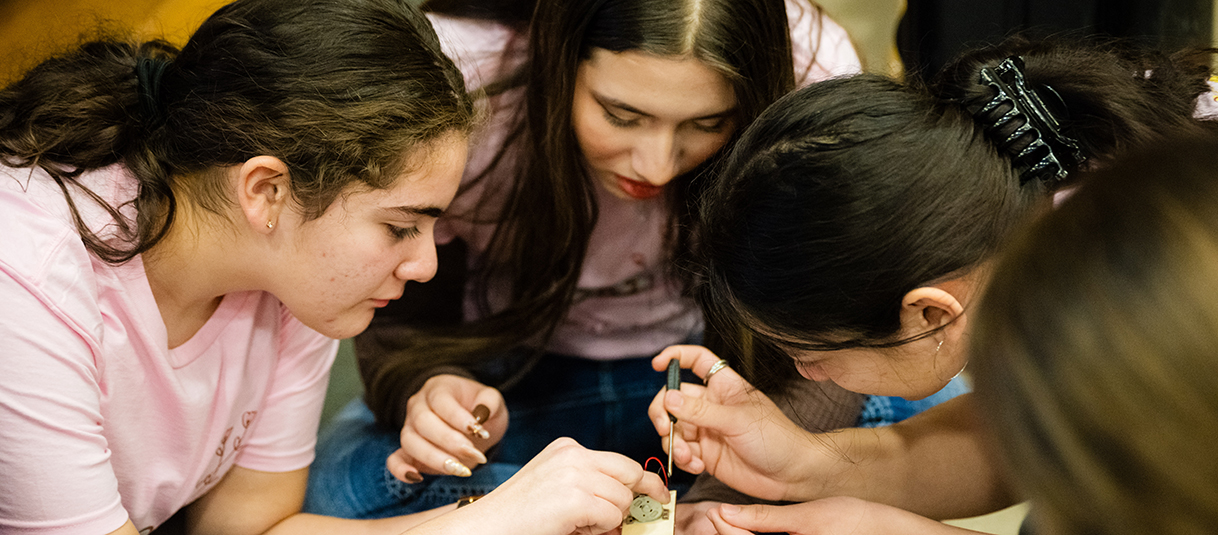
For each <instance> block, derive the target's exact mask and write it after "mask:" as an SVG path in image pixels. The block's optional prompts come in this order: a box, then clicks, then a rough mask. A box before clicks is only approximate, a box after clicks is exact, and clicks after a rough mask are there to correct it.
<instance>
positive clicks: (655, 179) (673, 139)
mask: <svg viewBox="0 0 1218 535" xmlns="http://www.w3.org/2000/svg"><path fill="white" fill-rule="evenodd" d="M680 152H681V151H680V149H679V147H678V146H677V135H676V132H675V131H674V130H671V129H668V128H662V129H659V130H657V131H656V132H654V133H653V134H652V135H650V136H642V137H641V138H640V139H639V143H638V144H637V145H635V148H634V154H633V157H632V160H633V161H632V162H631V164H632V165H633V167H634V172H635V173H636V174H637V175H638V177H639V178H640V179H642V180H644V181H646V182H647V183H649V184H651V185H653V186H663V185H665V184H667V183H669V182H670V181H672V179H674V178H676V176H677V175H678V174H679V173H680V172H681V166H680V159H681V158H680Z"/></svg>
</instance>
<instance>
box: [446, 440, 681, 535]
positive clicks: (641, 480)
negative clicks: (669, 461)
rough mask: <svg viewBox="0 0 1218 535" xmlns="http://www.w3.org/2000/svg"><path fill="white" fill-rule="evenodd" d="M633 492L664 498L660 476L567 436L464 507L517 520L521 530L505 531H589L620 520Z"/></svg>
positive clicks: (609, 528)
mask: <svg viewBox="0 0 1218 535" xmlns="http://www.w3.org/2000/svg"><path fill="white" fill-rule="evenodd" d="M636 494H647V495H648V496H651V497H652V498H654V499H656V500H657V501H659V502H660V503H667V502H668V500H669V495H668V489H667V488H665V487H664V483H663V481H661V480H660V476H658V475H656V474H655V473H652V472H648V471H646V470H643V467H642V466H640V465H639V463H637V462H634V461H632V460H630V459H628V458H626V457H625V456H622V455H619V454H617V453H610V452H603V451H593V450H589V449H587V448H584V447H583V446H580V445H579V444H578V443H577V442H575V441H574V440H572V439H570V438H560V439H558V440H555V441H554V442H551V443H550V445H549V446H546V449H544V450H542V452H541V453H539V454H537V456H536V457H534V458H533V459H532V460H531V461H529V463H528V464H526V465H524V467H523V468H521V469H520V471H519V472H517V473H516V475H514V476H512V478H511V479H508V480H507V481H506V482H504V483H503V484H502V485H500V486H499V487H498V488H496V489H495V490H494V491H491V493H490V494H487V495H486V496H485V497H483V498H482V499H480V500H478V501H476V502H474V503H471V504H470V505H469V506H467V507H466V508H463V509H461V511H464V510H465V509H473V508H475V507H476V508H478V512H479V514H480V515H481V516H482V517H483V518H487V519H499V520H494V521H495V522H496V523H498V524H500V525H501V527H502V524H503V520H502V519H516V521H518V522H521V525H520V526H519V528H520V529H515V530H514V529H506V530H504V532H505V533H521V534H537V535H571V534H577V535H592V534H601V533H606V532H613V531H615V530H617V528H618V527H619V526H620V525H621V523H622V519H623V518H625V516H626V510H627V509H629V508H630V502H631V501H633V500H634V497H635V495H636Z"/></svg>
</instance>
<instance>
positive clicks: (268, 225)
mask: <svg viewBox="0 0 1218 535" xmlns="http://www.w3.org/2000/svg"><path fill="white" fill-rule="evenodd" d="M266 228H268V229H271V230H275V223H274V222H273V221H267V222H266Z"/></svg>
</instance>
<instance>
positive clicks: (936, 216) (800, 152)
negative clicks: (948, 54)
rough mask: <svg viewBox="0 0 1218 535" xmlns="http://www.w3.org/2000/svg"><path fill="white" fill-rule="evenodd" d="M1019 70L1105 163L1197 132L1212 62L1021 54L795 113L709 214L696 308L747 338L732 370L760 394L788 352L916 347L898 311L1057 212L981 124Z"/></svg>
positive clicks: (754, 133) (980, 59)
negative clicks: (988, 74) (1010, 73)
mask: <svg viewBox="0 0 1218 535" xmlns="http://www.w3.org/2000/svg"><path fill="white" fill-rule="evenodd" d="M1010 56H1021V57H1022V58H1023V61H1024V63H1025V65H1026V67H1025V69H1024V73H1025V75H1026V78H1027V79H1028V81H1029V82H1030V83H1031V84H1032V85H1033V87H1042V88H1043V87H1044V86H1045V85H1051V86H1052V88H1053V89H1054V90H1055V91H1056V92H1057V93H1058V94H1059V95H1060V96H1061V98H1062V100H1063V101H1064V102H1065V107H1066V109H1067V110H1068V111H1069V113H1068V115H1067V116H1065V117H1063V120H1064V122H1065V126H1064V130H1065V132H1066V133H1067V134H1068V135H1070V136H1072V137H1074V138H1076V139H1077V140H1078V141H1079V144H1080V145H1081V146H1082V148H1083V151H1084V154H1085V155H1086V156H1087V157H1088V158H1089V159H1090V160H1089V162H1093V163H1094V164H1096V165H1102V164H1103V163H1104V162H1107V161H1109V159H1110V158H1111V157H1113V156H1114V155H1116V154H1118V153H1120V152H1121V151H1123V150H1125V149H1126V148H1128V147H1131V146H1136V145H1138V144H1140V143H1145V142H1147V141H1149V140H1151V139H1154V138H1156V137H1158V136H1160V135H1162V134H1164V133H1169V132H1173V131H1178V130H1180V129H1188V128H1193V129H1196V128H1200V127H1199V126H1198V122H1197V121H1194V120H1193V119H1192V116H1191V115H1192V109H1193V105H1194V102H1195V99H1196V96H1197V95H1198V94H1199V93H1201V92H1202V91H1203V90H1204V89H1205V87H1206V86H1205V83H1204V76H1205V72H1206V71H1205V68H1204V66H1203V64H1199V63H1198V62H1195V61H1190V60H1187V59H1185V58H1183V57H1178V58H1170V57H1167V56H1164V55H1160V54H1156V53H1154V52H1150V51H1139V50H1137V49H1134V48H1131V47H1125V46H1118V45H1117V44H1115V43H1102V44H1097V43H1084V42H1077V41H1040V42H1030V41H1026V40H1022V39H1014V40H1011V41H1008V42H1006V43H1003V44H1001V45H998V46H995V47H991V48H986V49H980V50H976V51H973V52H971V53H968V54H966V55H965V56H964V57H962V58H960V59H959V60H957V62H956V63H954V64H953V65H952V66H950V67H948V68H947V69H946V70H945V71H944V74H943V75H942V76H941V77H940V79H939V80H938V81H937V83H936V84H935V85H933V86H932V87H931V88H930V89H929V90H927V89H924V88H922V87H919V86H916V85H904V84H900V83H897V82H893V81H889V80H885V79H881V78H877V77H873V76H859V77H855V78H851V79H844V80H831V81H828V82H822V83H819V84H815V85H814V86H811V87H808V88H804V89H802V90H800V91H797V92H796V93H795V94H793V95H790V96H788V97H786V98H784V99H783V100H782V101H780V102H778V103H777V104H775V105H774V106H773V107H772V108H770V109H769V110H767V112H766V113H765V114H763V115H762V116H761V117H760V118H759V119H758V120H757V121H756V122H755V123H754V124H753V125H752V126H751V127H750V128H749V129H748V131H747V132H745V134H744V135H743V136H742V138H741V140H740V142H739V143H738V144H737V146H736V150H735V151H734V152H733V153H732V155H731V157H730V158H729V159H728V160H727V162H726V164H725V169H724V172H723V173H722V174H721V176H720V177H718V178H717V180H716V181H715V182H714V185H713V186H711V187H710V188H708V194H707V197H706V201H705V202H704V203H703V206H702V220H703V225H704V232H703V233H702V234H701V235H700V237H701V238H702V240H703V241H702V246H703V250H702V251H701V255H700V256H701V257H702V259H703V262H704V264H705V265H704V268H705V271H704V273H705V282H704V284H701V285H700V286H699V288H698V291H697V295H698V297H699V301H700V303H701V304H702V306H703V307H704V308H705V309H706V311H707V316H708V322H709V323H710V324H712V325H715V326H717V327H716V330H718V331H720V332H732V329H733V328H735V329H736V330H737V332H742V333H743V334H741V336H740V337H738V339H736V340H728V342H729V345H730V346H731V347H733V348H734V349H733V350H732V351H730V352H729V353H728V354H727V355H725V358H728V359H729V360H732V359H736V360H737V362H736V363H735V364H736V365H737V367H738V368H740V369H741V370H742V371H743V372H745V373H746V374H747V375H749V378H750V379H751V380H752V381H753V382H754V384H756V385H757V386H759V387H764V388H770V387H775V386H780V385H781V383H783V382H786V381H788V380H796V379H797V378H798V374H796V373H795V368H794V365H793V362H792V360H791V358H790V357H789V356H788V355H787V354H786V349H789V348H801V349H810V350H833V349H843V348H852V347H892V346H895V345H900V344H903V343H906V342H908V341H909V340H908V339H899V337H898V333H899V327H900V321H899V310H900V304H901V300H902V298H903V296H904V295H905V294H906V293H908V292H909V291H911V290H913V289H915V288H917V287H919V286H923V285H926V284H929V283H933V282H934V281H939V280H944V279H947V278H950V277H953V276H958V275H960V274H963V273H966V272H968V271H969V270H971V269H972V268H974V267H975V266H977V265H978V264H979V263H981V262H983V261H985V260H987V259H989V258H990V257H991V256H992V255H993V253H994V252H996V251H997V250H998V249H999V248H1000V247H1001V246H1002V244H1003V243H1005V241H1006V240H1007V237H1008V236H1009V234H1010V232H1011V231H1012V230H1013V229H1015V228H1017V227H1018V225H1019V224H1020V223H1021V222H1022V221H1023V220H1025V219H1026V218H1027V217H1028V216H1029V215H1030V214H1032V213H1034V212H1035V211H1036V209H1037V207H1038V206H1044V204H1045V202H1046V201H1047V200H1048V198H1049V195H1048V194H1050V193H1052V192H1053V189H1054V188H1055V187H1057V186H1059V185H1060V184H1051V185H1047V184H1043V183H1041V182H1039V181H1037V180H1032V181H1030V182H1028V183H1027V184H1026V185H1023V186H1021V184H1020V180H1019V177H1018V176H1017V173H1016V171H1015V169H1014V168H1013V166H1012V163H1011V161H1010V160H1009V159H1008V158H1007V157H1006V156H1004V155H1000V154H999V153H998V151H997V150H996V149H995V145H994V143H992V142H991V141H990V140H989V139H988V138H987V137H986V133H985V131H984V128H983V127H982V126H980V125H979V124H978V123H977V122H976V121H974V119H973V117H972V116H971V114H970V112H969V110H970V109H975V108H977V107H979V105H980V104H981V103H983V102H985V101H987V100H989V99H990V98H991V96H992V94H991V93H990V92H989V90H988V89H987V88H986V87H985V86H983V85H982V84H980V83H979V79H978V73H979V71H980V68H981V67H982V66H987V65H988V66H994V65H996V64H997V63H998V62H999V61H1001V60H1003V59H1005V58H1007V57H1010ZM1067 170H1068V171H1070V172H1072V173H1073V172H1075V171H1077V168H1076V167H1074V166H1068V167H1067ZM1066 183H1068V180H1067V182H1066ZM741 326H743V327H744V330H743V331H741V329H740V327H741ZM929 334H930V333H924V334H923V335H922V336H925V335H929ZM745 357H749V358H745Z"/></svg>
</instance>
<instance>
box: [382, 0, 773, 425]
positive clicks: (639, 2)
mask: <svg viewBox="0 0 1218 535" xmlns="http://www.w3.org/2000/svg"><path fill="white" fill-rule="evenodd" d="M471 4H476V2H439V3H432V4H428V5H429V6H434V7H435V8H437V9H449V10H452V12H453V13H455V14H464V15H467V16H468V15H470V14H471V13H494V12H495V11H493V10H492V11H490V12H483V11H479V10H478V9H477V8H476V7H473V6H471ZM529 4H530V2H527V1H526V2H513V3H511V5H512V6H516V7H517V8H520V7H523V6H527V5H529ZM538 4H539V5H537V9H536V10H535V12H534V13H533V16H532V18H531V23H530V25H529V52H528V60H527V62H526V64H525V65H524V66H523V67H522V68H521V70H520V71H518V72H517V73H515V74H514V75H510V76H508V77H507V78H505V79H504V80H498V81H495V82H493V83H491V84H490V85H489V86H488V87H487V88H485V89H486V90H487V92H488V93H490V94H496V93H499V92H502V91H505V90H508V89H511V88H514V87H521V86H523V87H524V91H525V98H524V101H523V104H522V110H521V113H520V114H519V115H518V117H519V122H518V123H516V124H515V125H514V127H513V128H512V129H511V130H510V132H509V134H508V135H507V142H506V143H505V145H504V147H503V148H502V149H501V150H500V152H499V154H498V155H497V156H496V158H495V159H494V161H493V163H491V165H490V166H489V167H488V168H487V170H486V171H485V172H483V173H482V175H481V176H479V177H476V178H475V179H474V181H475V182H476V181H478V180H482V179H485V178H486V177H487V176H488V175H489V174H492V173H505V172H506V173H508V174H510V175H511V176H512V177H513V181H512V183H511V185H510V187H511V189H510V195H509V196H508V201H507V203H506V205H505V206H504V207H503V208H502V211H499V212H497V213H496V214H493V215H492V216H491V217H490V219H493V220H494V221H495V222H496V223H497V226H496V229H495V233H494V235H493V237H492V239H491V240H490V246H489V249H488V251H486V253H485V255H484V257H483V262H482V263H481V264H479V265H476V266H475V270H474V271H473V272H472V273H471V285H472V291H473V292H474V295H475V296H477V298H478V299H479V300H480V302H479V304H480V307H481V309H482V310H481V312H482V314H483V318H482V319H480V320H477V321H472V322H467V323H464V324H462V325H459V326H454V327H447V328H431V329H424V330H423V332H420V333H418V334H417V335H413V336H409V337H404V338H403V340H401V342H403V343H404V344H406V347H401V348H398V349H400V352H399V356H400V357H401V358H398V359H395V360H396V362H395V363H394V364H393V365H392V366H388V367H385V368H383V369H380V370H378V371H377V372H376V373H375V374H374V376H373V377H372V378H371V382H370V384H369V388H368V395H367V400H368V403H369V406H370V407H372V409H373V410H374V411H375V412H377V413H378V414H385V413H386V412H385V411H392V410H396V403H397V400H396V397H397V395H396V392H397V390H399V389H400V386H399V385H403V384H406V383H409V379H411V378H412V377H414V376H415V375H417V374H418V373H419V372H420V371H421V370H423V369H425V368H428V367H432V366H435V365H439V364H453V363H456V364H466V365H468V364H472V363H476V362H479V361H482V360H484V359H485V358H486V357H488V356H491V355H495V354H498V353H502V352H504V351H505V350H507V349H509V348H512V347H516V346H519V345H521V344H527V345H529V346H532V347H535V348H540V347H542V346H544V341H545V340H546V339H547V338H548V336H549V334H550V333H551V332H552V331H553V329H554V328H555V327H556V326H557V325H558V323H559V322H560V321H561V320H562V318H563V316H564V315H565V314H566V312H567V309H568V308H569V307H570V304H571V302H572V298H573V295H574V293H575V287H576V283H577V281H578V279H579V274H580V270H581V268H582V265H583V261H584V255H585V251H586V249H587V244H588V239H589V237H590V235H591V233H592V229H593V227H594V226H595V223H596V217H597V212H596V205H595V198H594V190H593V188H594V187H595V186H594V184H593V183H592V181H591V180H590V179H589V177H588V176H587V173H586V171H585V169H584V165H583V156H582V154H581V151H580V149H579V145H578V142H577V140H576V138H575V134H574V131H573V130H572V127H571V109H572V102H573V99H574V83H575V73H576V70H577V68H578V66H579V64H580V62H582V61H583V60H585V59H587V58H588V57H589V55H590V53H591V50H592V49H594V48H600V49H606V50H610V51H614V52H621V51H626V50H640V51H644V52H647V53H650V54H655V55H658V56H663V57H686V56H688V57H692V58H695V59H698V60H701V61H703V62H704V63H706V64H707V65H708V66H710V67H711V68H713V69H715V70H717V71H718V72H720V73H721V74H723V76H724V77H726V78H727V79H728V80H729V81H730V83H731V84H732V86H733V88H734V89H735V93H736V99H737V102H738V106H739V115H740V116H739V118H738V120H739V122H738V123H737V124H747V123H748V122H749V121H751V120H752V119H753V118H754V117H756V116H757V114H759V113H761V111H762V110H763V109H764V108H765V107H766V106H767V105H769V104H770V103H771V102H773V101H774V100H776V99H777V98H779V97H780V96H781V95H783V94H785V93H786V92H788V91H790V90H791V89H792V88H793V87H794V73H793V69H792V60H791V43H790V35H789V31H790V30H789V28H788V26H787V18H786V10H785V5H784V2H783V0H744V1H742V0H703V1H701V2H696V4H697V10H695V9H694V7H695V2H692V1H688V0H684V1H677V0H673V1H663V2H656V1H653V0H546V1H542V2H539V3H538ZM471 9H473V10H474V11H470V10H471ZM475 16H479V17H482V16H483V15H475ZM485 16H489V17H494V16H495V15H485ZM498 18H500V19H501V20H503V19H506V20H504V22H506V23H508V24H511V23H512V22H513V21H518V20H519V18H520V17H519V16H515V17H513V16H509V15H499V16H498ZM517 151H518V153H517ZM508 153H512V154H513V158H512V159H511V160H512V161H511V162H507V161H505V158H504V156H505V154H508ZM715 159H716V158H715V157H712V158H711V159H710V160H709V161H708V162H706V163H704V164H703V165H702V166H699V167H698V168H697V169H695V170H693V171H691V172H689V173H686V174H685V175H684V176H682V177H679V178H678V179H677V180H675V181H674V183H673V185H672V186H671V187H670V188H671V190H672V191H673V192H674V193H675V194H674V195H671V196H670V197H671V202H672V205H671V208H672V213H673V220H672V222H671V223H672V224H671V225H670V226H671V235H670V239H669V242H670V243H669V244H670V249H671V250H672V251H673V255H674V257H675V256H680V255H682V251H684V250H686V249H688V244H689V240H688V236H689V235H688V229H689V228H691V226H692V225H691V223H692V219H693V216H692V211H691V209H690V206H689V203H690V200H691V199H692V198H693V193H692V192H693V191H694V190H695V189H696V188H697V187H698V184H699V182H698V181H697V180H696V178H697V177H699V176H700V175H702V174H703V172H704V171H705V170H706V169H707V168H708V167H710V166H711V165H712V164H713V161H714V160H715ZM501 165H510V166H512V168H511V169H507V170H504V169H502V168H500V167H499V166H501ZM467 187H468V185H467ZM457 215H460V214H457ZM471 217H475V218H476V219H477V220H480V221H486V220H487V219H488V216H487V214H485V213H478V214H474V215H473V216H471ZM674 271H675V270H674ZM492 283H498V284H504V283H506V284H508V285H510V288H511V291H510V292H511V293H510V303H508V304H507V305H506V307H500V308H494V307H492V306H491V305H490V304H489V303H488V302H487V295H488V291H487V289H488V287H489V286H490V285H491V284H492ZM386 419H391V420H397V418H396V416H395V417H391V418H386Z"/></svg>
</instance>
